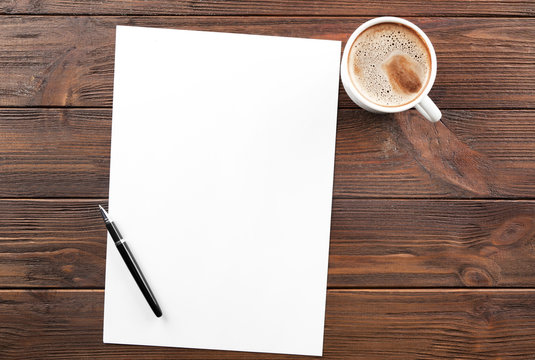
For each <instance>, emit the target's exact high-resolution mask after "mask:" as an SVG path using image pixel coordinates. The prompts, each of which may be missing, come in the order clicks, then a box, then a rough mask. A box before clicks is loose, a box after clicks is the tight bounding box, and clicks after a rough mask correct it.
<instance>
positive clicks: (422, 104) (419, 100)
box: [340, 16, 442, 122]
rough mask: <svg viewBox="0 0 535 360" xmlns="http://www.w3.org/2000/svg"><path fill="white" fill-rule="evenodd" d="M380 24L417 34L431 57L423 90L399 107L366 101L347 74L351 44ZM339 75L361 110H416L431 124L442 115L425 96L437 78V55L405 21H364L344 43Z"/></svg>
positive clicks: (382, 19) (380, 18)
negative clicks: (428, 72) (409, 30)
mask: <svg viewBox="0 0 535 360" xmlns="http://www.w3.org/2000/svg"><path fill="white" fill-rule="evenodd" d="M381 23H397V24H402V25H405V26H407V27H409V28H411V29H413V30H414V31H416V32H417V33H418V35H419V36H420V38H422V39H423V40H424V41H425V44H426V45H427V48H428V49H429V54H430V55H431V74H430V77H429V81H428V82H427V84H426V85H425V88H424V90H423V91H422V92H421V93H420V95H418V96H417V97H416V98H415V99H414V100H412V101H411V102H409V103H407V104H404V105H401V106H381V105H378V104H375V103H373V102H371V101H369V100H368V99H366V98H365V97H364V96H362V95H361V94H360V93H359V91H358V90H357V88H356V87H355V85H354V84H353V82H352V81H351V76H350V74H349V67H348V61H349V53H350V50H351V48H352V47H353V44H354V43H355V40H356V39H357V37H358V36H359V35H360V34H361V33H362V32H363V31H364V30H366V29H367V28H369V27H371V26H373V25H377V24H381ZM340 74H341V77H342V84H343V85H344V89H345V90H346V92H347V94H348V95H349V97H350V98H351V100H353V101H354V102H355V104H357V105H358V106H360V107H361V108H363V109H365V110H368V111H371V112H375V113H396V112H400V111H405V110H408V109H411V108H415V109H416V110H418V111H419V112H420V113H421V114H422V115H423V116H424V117H425V118H426V119H427V120H429V121H431V122H437V121H439V120H440V118H441V117H442V113H441V112H440V110H439V109H438V107H437V106H436V105H435V103H434V102H433V101H432V100H431V99H430V98H429V96H427V94H429V91H430V90H431V88H432V87H433V84H434V82H435V77H436V76H437V55H436V54H435V49H434V48H433V44H431V41H430V40H429V38H428V37H427V35H425V33H424V32H423V31H422V30H421V29H420V28H419V27H418V26H416V25H414V24H413V23H411V22H410V21H407V20H405V19H401V18H397V17H392V16H384V17H378V18H375V19H371V20H369V21H366V22H365V23H364V24H362V25H360V26H359V27H358V28H357V30H355V32H354V33H353V34H352V35H351V37H350V38H349V40H348V41H347V43H346V47H345V49H344V55H343V57H342V65H341V68H340Z"/></svg>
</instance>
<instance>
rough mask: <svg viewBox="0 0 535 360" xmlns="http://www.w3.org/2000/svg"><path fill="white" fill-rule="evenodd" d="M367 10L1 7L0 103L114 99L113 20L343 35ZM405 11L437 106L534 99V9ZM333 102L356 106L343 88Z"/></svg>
mask: <svg viewBox="0 0 535 360" xmlns="http://www.w3.org/2000/svg"><path fill="white" fill-rule="evenodd" d="M366 6H368V5H367V4H366ZM407 8H409V7H407ZM415 8H416V7H415ZM385 9H388V11H390V10H391V8H390V7H385ZM365 20H366V18H348V17H343V18H333V17H327V18H318V17H314V18H310V17H284V18H281V17H265V16H264V17H151V16H142V17H124V16H122V17H100V16H97V17H87V16H80V17H61V16H24V17H19V16H3V17H0V45H1V47H2V54H1V55H0V66H1V67H2V72H1V73H0V106H98V107H101V106H111V104H112V87H113V53H114V41H115V39H114V35H115V31H114V29H115V26H116V25H119V24H122V25H139V26H156V27H169V28H182V29H200V30H209V31H225V32H238V33H252V34H264V35H282V36H293V37H303V38H320V39H333V40H341V41H345V40H346V39H347V38H348V37H349V35H350V34H351V33H352V31H353V30H354V29H355V28H356V27H357V26H358V25H360V24H361V23H362V22H364V21H365ZM412 20H413V21H414V22H416V23H417V24H418V25H420V26H421V27H422V28H423V29H424V30H425V31H426V32H427V33H428V35H429V37H430V38H431V40H432V41H433V43H434V45H435V48H436V51H437V56H438V64H439V65H438V69H439V70H438V75H437V80H436V84H435V87H434V88H433V90H432V91H431V96H432V98H434V99H435V100H436V102H437V104H438V105H439V106H440V107H442V108H462V109H470V108H493V109H497V108H534V107H535V102H534V101H533V98H534V97H535V71H534V66H533V64H534V63H535V52H533V51H531V50H532V49H533V47H534V46H535V19H532V18H525V19H522V18H488V19H485V20H482V19H480V18H415V19H412ZM209 101H210V99H209V97H208V96H207V102H208V103H209ZM340 105H341V106H342V107H351V108H354V107H355V105H354V104H353V103H352V102H351V101H350V100H349V98H348V97H347V95H345V93H344V92H343V91H341V96H340Z"/></svg>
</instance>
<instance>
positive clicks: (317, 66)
mask: <svg viewBox="0 0 535 360" xmlns="http://www.w3.org/2000/svg"><path fill="white" fill-rule="evenodd" d="M116 40H117V41H116V54H115V82H114V94H113V123H112V146H111V165H110V166H111V170H110V172H111V174H110V193H109V213H110V216H111V217H112V218H113V219H114V220H115V221H116V224H117V226H118V228H119V229H120V231H121V232H122V234H123V236H124V238H125V240H126V242H127V243H128V244H129V246H130V248H131V250H132V252H133V254H134V256H135V257H136V259H137V262H138V263H139V266H140V267H141V269H142V271H143V273H144V275H145V277H146V278H147V281H148V283H149V284H150V286H151V288H152V290H153V292H154V295H155V297H156V298H157V300H158V302H159V304H160V306H161V308H162V311H163V317H161V318H157V317H156V316H154V314H153V313H152V311H151V309H150V308H149V305H148V304H147V302H146V301H145V299H144V298H143V296H142V294H141V292H140V290H139V289H138V287H137V285H136V283H135V282H134V279H133V278H132V276H131V275H130V273H129V272H128V269H127V268H126V266H125V264H124V263H123V261H122V259H121V257H120V255H119V253H118V251H117V249H115V246H114V244H113V242H112V240H111V238H109V239H108V251H107V262H106V291H105V308H104V342H106V343H121V344H143V345H161V346H176V347H186V348H200V349H222V350H240V351H254V352H270V353H288V354H303V355H321V354H322V347H323V330H324V318H325V300H326V286H327V268H328V253H329V232H330V218H331V199H332V187H333V171H334V154H335V138H336V112H337V102H338V84H339V77H338V76H339V61H340V45H341V44H340V42H338V41H330V40H312V39H296V38H284V37H272V36H258V35H242V34H226V33H214V32H201V31H186V30H171V29H153V28H141V27H127V26H118V27H117V38H116Z"/></svg>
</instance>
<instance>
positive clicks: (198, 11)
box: [0, 0, 535, 16]
mask: <svg viewBox="0 0 535 360" xmlns="http://www.w3.org/2000/svg"><path fill="white" fill-rule="evenodd" d="M0 13H4V14H68V15H70V14H82V15H83V14H92V15H99V14H117V15H147V14H151V15H155V14H161V15H279V16H280V15H282V16H290V15H338V16H350V15H363V14H366V15H369V16H381V15H383V16H384V15H388V16H391V15H397V16H436V15H439V16H443V15H455V16H462V15H515V16H532V15H534V14H535V5H534V4H533V2H532V1H526V0H523V1H522V0H515V1H500V0H476V1H474V0H472V1H469V2H467V1H463V0H451V1H445V0H428V1H416V0H406V1H403V0H378V1H360V0H356V1H344V0H330V1H318V0H316V1H305V0H282V1H280V0H279V1H277V0H265V1H262V0H255V1H250V0H247V1H243V0H242V1H240V0H230V1H229V0H224V1H221V0H189V1H175V0H153V1H144V0H128V1H124V0H123V1H117V0H112V1H99V0H79V1H66V0H6V1H3V2H2V3H0Z"/></svg>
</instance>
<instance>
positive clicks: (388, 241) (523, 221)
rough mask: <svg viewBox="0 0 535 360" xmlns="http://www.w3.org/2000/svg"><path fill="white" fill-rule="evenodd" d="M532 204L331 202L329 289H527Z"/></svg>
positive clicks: (533, 272) (531, 269)
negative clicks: (499, 287) (514, 287)
mask: <svg viewBox="0 0 535 360" xmlns="http://www.w3.org/2000/svg"><path fill="white" fill-rule="evenodd" d="M533 241H535V202H533V201H529V202H524V201H474V200H466V201H459V200H417V201H415V200H388V199H378V200H375V199H374V200H366V199H354V200H342V199H340V200H335V201H334V203H333V212H332V220H331V247H330V258H329V286H332V287H394V288H398V287H465V286H466V287H495V286H507V287H510V286H518V287H534V286H535V262H534V261H533V259H534V257H535V251H534V250H533Z"/></svg>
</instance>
